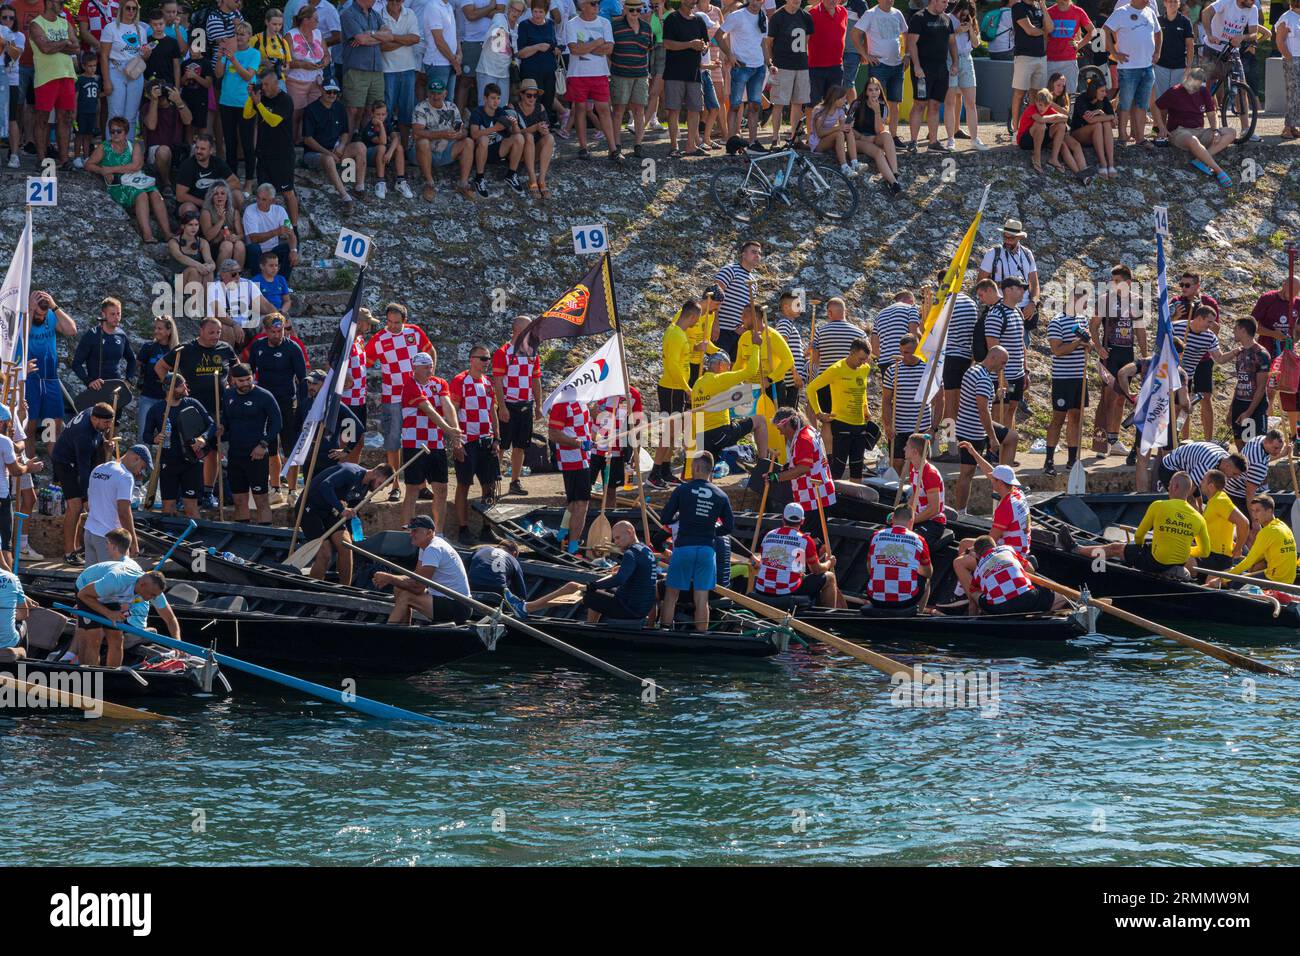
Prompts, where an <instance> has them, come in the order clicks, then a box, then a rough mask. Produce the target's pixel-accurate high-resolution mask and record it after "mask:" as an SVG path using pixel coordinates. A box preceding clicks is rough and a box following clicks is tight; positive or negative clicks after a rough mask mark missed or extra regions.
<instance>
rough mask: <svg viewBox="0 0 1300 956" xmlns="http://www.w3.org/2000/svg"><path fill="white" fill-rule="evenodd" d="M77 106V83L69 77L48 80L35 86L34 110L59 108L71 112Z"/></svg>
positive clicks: (45, 111)
mask: <svg viewBox="0 0 1300 956" xmlns="http://www.w3.org/2000/svg"><path fill="white" fill-rule="evenodd" d="M76 108H77V84H76V82H75V81H74V80H73V79H72V78H71V77H67V76H65V77H61V78H59V79H57V80H50V81H48V82H46V83H42V84H41V85H40V86H38V87H36V112H38V113H48V112H49V111H50V110H59V111H60V112H64V113H71V112H72V111H73V110H75V109H76Z"/></svg>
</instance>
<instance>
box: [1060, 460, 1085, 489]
mask: <svg viewBox="0 0 1300 956" xmlns="http://www.w3.org/2000/svg"><path fill="white" fill-rule="evenodd" d="M1065 493H1066V494H1067V495H1084V494H1087V493H1088V472H1087V471H1086V470H1085V469H1084V467H1083V460H1082V459H1081V458H1076V459H1075V460H1074V464H1073V465H1071V466H1070V476H1069V477H1068V478H1066V479H1065Z"/></svg>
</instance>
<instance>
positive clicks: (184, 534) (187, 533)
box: [153, 518, 198, 571]
mask: <svg viewBox="0 0 1300 956" xmlns="http://www.w3.org/2000/svg"><path fill="white" fill-rule="evenodd" d="M197 527H198V522H196V521H195V520H194V519H193V518H191V519H190V520H189V522H188V523H187V524H186V525H185V530H184V531H182V532H181V533H180V536H179V537H178V538H177V539H176V542H175V543H174V544H173V545H172V546H171V547H170V548H168V549H167V553H166V554H164V555H163V556H162V559H161V560H160V561H159V562H158V563H157V564H155V565H154V566H153V570H155V571H161V570H162V569H163V565H165V564H166V563H167V561H168V559H170V558H171V556H172V553H173V552H175V550H176V549H177V548H179V547H180V546H181V543H182V542H183V541H184V540H185V539H186V538H188V537H189V536H190V533H191V532H192V531H193V530H194V529H195V528H197Z"/></svg>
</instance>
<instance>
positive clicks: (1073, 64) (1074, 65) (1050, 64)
mask: <svg viewBox="0 0 1300 956" xmlns="http://www.w3.org/2000/svg"><path fill="white" fill-rule="evenodd" d="M1053 73H1060V74H1061V75H1062V76H1063V77H1065V92H1067V93H1069V94H1070V99H1071V101H1073V99H1074V94H1075V92H1076V91H1077V90H1078V89H1079V61H1078V60H1077V59H1071V60H1048V61H1047V75H1048V76H1051V75H1052V74H1053ZM1044 85H1046V84H1044Z"/></svg>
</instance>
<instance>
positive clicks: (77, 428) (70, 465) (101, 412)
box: [50, 402, 113, 564]
mask: <svg viewBox="0 0 1300 956" xmlns="http://www.w3.org/2000/svg"><path fill="white" fill-rule="evenodd" d="M112 427H113V406H112V405H109V404H107V403H106V402H100V403H99V404H98V405H93V406H91V407H90V408H87V409H84V410H83V411H80V412H78V413H77V415H76V417H74V418H73V419H72V421H71V422H69V423H68V427H67V428H65V429H64V430H63V432H62V434H60V435H59V438H58V440H57V441H56V442H55V443H54V448H53V449H52V450H51V451H50V458H51V459H52V461H53V463H54V480H55V482H57V483H58V484H59V485H60V487H62V488H63V499H64V501H66V502H67V506H68V507H67V511H65V512H64V514H63V560H64V561H65V562H66V563H68V564H80V563H81V558H79V557H78V556H77V524H78V521H79V520H80V518H81V509H82V506H83V505H84V504H85V503H86V494H87V490H88V488H89V485H90V473H91V472H92V471H94V469H95V466H96V465H98V464H99V460H98V457H97V456H98V454H99V449H100V446H101V445H103V444H104V433H105V432H107V431H108V430H109V429H111V428H112Z"/></svg>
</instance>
